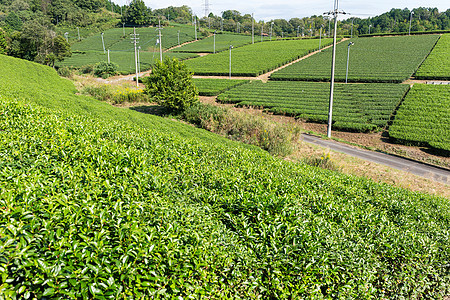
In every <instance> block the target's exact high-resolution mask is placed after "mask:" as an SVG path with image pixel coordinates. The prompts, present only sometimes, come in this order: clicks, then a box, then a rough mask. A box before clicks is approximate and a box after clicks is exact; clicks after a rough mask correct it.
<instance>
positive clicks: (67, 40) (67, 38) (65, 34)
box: [64, 32, 69, 42]
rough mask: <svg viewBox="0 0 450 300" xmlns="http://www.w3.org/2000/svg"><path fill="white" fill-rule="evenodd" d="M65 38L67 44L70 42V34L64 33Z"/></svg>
mask: <svg viewBox="0 0 450 300" xmlns="http://www.w3.org/2000/svg"><path fill="white" fill-rule="evenodd" d="M64 37H65V38H66V42H69V33H68V32H64Z"/></svg>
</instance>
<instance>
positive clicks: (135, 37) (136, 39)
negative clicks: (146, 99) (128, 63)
mask: <svg viewBox="0 0 450 300" xmlns="http://www.w3.org/2000/svg"><path fill="white" fill-rule="evenodd" d="M138 36H139V34H136V27H133V34H132V35H131V42H132V43H133V44H134V63H135V70H136V86H139V73H138V58H137V46H136V45H137V44H138V43H139V41H138V40H139V38H138Z"/></svg>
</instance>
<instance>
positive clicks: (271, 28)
mask: <svg viewBox="0 0 450 300" xmlns="http://www.w3.org/2000/svg"><path fill="white" fill-rule="evenodd" d="M272 33H273V22H272V23H270V41H271V40H272Z"/></svg>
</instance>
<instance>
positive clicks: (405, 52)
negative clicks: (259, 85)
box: [270, 35, 439, 83]
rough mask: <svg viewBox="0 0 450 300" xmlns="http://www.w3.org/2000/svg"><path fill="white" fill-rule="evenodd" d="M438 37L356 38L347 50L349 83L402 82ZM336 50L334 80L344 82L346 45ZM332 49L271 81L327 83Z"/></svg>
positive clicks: (273, 75)
mask: <svg viewBox="0 0 450 300" xmlns="http://www.w3.org/2000/svg"><path fill="white" fill-rule="evenodd" d="M438 38H439V35H419V36H395V37H371V38H356V39H352V40H351V41H352V42H354V45H353V46H350V60H349V72H348V81H349V82H397V83H400V82H403V81H404V80H406V79H408V78H409V77H411V76H412V75H413V74H414V72H416V70H417V69H418V68H419V66H420V64H421V63H422V62H423V60H424V59H425V57H426V56H427V55H428V54H429V53H430V51H431V49H432V48H433V46H434V44H435V43H436V41H437V40H438ZM349 42H350V41H348V40H347V41H345V42H342V43H339V44H338V45H337V47H336V68H335V72H336V74H335V80H336V81H344V82H345V74H346V70H347V54H348V44H349ZM331 55H332V48H328V49H326V50H324V51H322V52H320V53H317V54H315V55H313V56H311V57H309V58H307V59H304V60H302V61H299V62H297V63H295V64H293V65H291V66H288V67H286V68H284V69H281V70H279V71H277V72H275V73H274V74H272V75H271V76H270V78H271V79H273V80H310V81H329V80H330V70H331Z"/></svg>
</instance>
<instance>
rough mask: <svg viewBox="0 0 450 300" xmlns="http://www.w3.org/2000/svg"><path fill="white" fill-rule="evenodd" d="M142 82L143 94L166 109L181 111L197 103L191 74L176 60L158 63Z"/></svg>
mask: <svg viewBox="0 0 450 300" xmlns="http://www.w3.org/2000/svg"><path fill="white" fill-rule="evenodd" d="M143 82H144V84H145V85H146V87H145V93H146V94H148V95H150V96H151V97H153V98H154V99H155V100H156V102H157V103H158V104H159V105H162V106H164V107H166V108H168V109H171V110H174V111H183V110H185V109H186V108H188V107H189V106H191V105H192V104H194V103H196V102H198V89H197V87H196V86H195V85H194V83H193V81H192V73H191V72H190V71H189V70H188V68H187V67H186V65H185V64H184V63H182V62H180V61H179V60H177V59H171V58H167V57H166V58H165V59H164V61H163V62H158V63H157V64H156V65H155V67H154V68H153V70H152V73H151V74H150V76H148V77H146V78H143Z"/></svg>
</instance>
